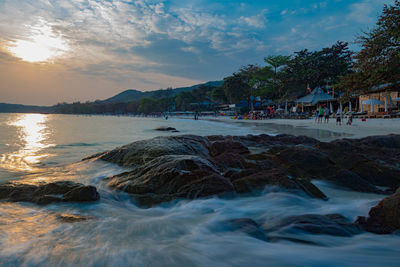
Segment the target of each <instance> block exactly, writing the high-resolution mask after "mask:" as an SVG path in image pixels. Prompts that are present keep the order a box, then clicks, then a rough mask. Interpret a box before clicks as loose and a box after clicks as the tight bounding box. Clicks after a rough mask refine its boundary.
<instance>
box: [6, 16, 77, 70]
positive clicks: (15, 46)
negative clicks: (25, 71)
mask: <svg viewBox="0 0 400 267" xmlns="http://www.w3.org/2000/svg"><path fill="white" fill-rule="evenodd" d="M8 50H9V51H10V52H11V53H12V54H13V55H14V56H15V57H18V58H21V59H22V60H24V61H27V62H46V61H49V60H51V59H54V58H56V57H59V56H62V55H63V54H65V52H67V51H68V50H69V47H68V45H67V43H66V42H65V40H63V39H62V37H61V36H59V35H57V34H55V33H54V32H53V31H52V28H51V27H50V26H49V25H48V24H47V23H45V21H44V20H40V23H39V26H35V27H32V28H31V33H30V35H29V36H27V39H26V40H16V41H14V42H12V43H11V44H10V45H9V47H8Z"/></svg>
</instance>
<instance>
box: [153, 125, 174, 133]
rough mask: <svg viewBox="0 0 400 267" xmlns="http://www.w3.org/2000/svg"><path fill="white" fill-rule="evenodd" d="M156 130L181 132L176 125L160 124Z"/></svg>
mask: <svg viewBox="0 0 400 267" xmlns="http://www.w3.org/2000/svg"><path fill="white" fill-rule="evenodd" d="M154 131H161V132H168V131H171V132H179V131H178V130H177V129H175V128H174V127H167V126H160V127H157V128H155V129H154Z"/></svg>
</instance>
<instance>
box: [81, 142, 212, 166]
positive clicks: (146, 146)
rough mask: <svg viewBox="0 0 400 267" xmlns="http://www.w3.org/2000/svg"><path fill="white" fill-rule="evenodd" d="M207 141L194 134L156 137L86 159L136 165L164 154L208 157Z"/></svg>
mask: <svg viewBox="0 0 400 267" xmlns="http://www.w3.org/2000/svg"><path fill="white" fill-rule="evenodd" d="M208 146H209V142H208V140H207V139H206V138H204V137H201V136H194V135H182V136H166V137H156V138H152V139H150V140H143V141H137V142H134V143H132V144H129V145H125V146H122V147H119V148H116V149H113V150H111V151H107V152H104V153H100V154H96V155H93V156H91V157H89V158H86V159H84V160H87V159H98V160H104V161H107V162H111V163H116V164H118V165H120V166H126V167H137V166H138V165H142V164H145V163H148V162H149V161H151V160H153V159H156V158H157V157H161V156H166V155H196V156H199V157H203V158H208V157H209V153H208Z"/></svg>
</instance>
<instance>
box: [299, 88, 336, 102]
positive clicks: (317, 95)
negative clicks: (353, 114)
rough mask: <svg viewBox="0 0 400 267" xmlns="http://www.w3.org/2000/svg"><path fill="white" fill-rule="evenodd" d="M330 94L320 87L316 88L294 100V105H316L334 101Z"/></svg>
mask: <svg viewBox="0 0 400 267" xmlns="http://www.w3.org/2000/svg"><path fill="white" fill-rule="evenodd" d="M335 99H336V98H335V97H333V96H332V95H331V94H328V93H327V92H326V91H325V89H323V88H322V87H316V88H315V89H314V90H313V91H312V92H311V93H310V94H308V95H306V96H303V97H301V98H299V99H297V100H296V103H308V104H313V105H315V104H317V103H318V102H324V101H329V100H335Z"/></svg>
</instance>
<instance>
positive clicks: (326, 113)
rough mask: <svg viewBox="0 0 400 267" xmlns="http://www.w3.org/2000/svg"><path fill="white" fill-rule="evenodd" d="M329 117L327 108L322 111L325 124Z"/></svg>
mask: <svg viewBox="0 0 400 267" xmlns="http://www.w3.org/2000/svg"><path fill="white" fill-rule="evenodd" d="M329 115H330V111H329V108H328V107H325V110H324V116H325V123H329Z"/></svg>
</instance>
